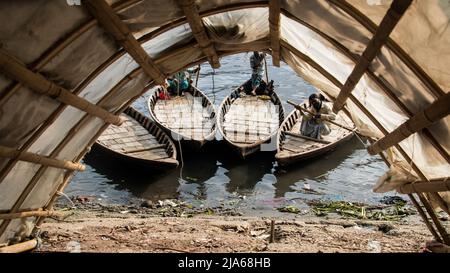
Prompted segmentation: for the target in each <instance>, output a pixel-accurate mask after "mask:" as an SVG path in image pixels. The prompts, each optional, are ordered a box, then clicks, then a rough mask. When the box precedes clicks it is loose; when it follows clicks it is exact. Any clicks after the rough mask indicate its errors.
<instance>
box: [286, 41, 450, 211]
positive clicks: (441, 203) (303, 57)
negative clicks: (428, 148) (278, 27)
mask: <svg viewBox="0 0 450 273" xmlns="http://www.w3.org/2000/svg"><path fill="white" fill-rule="evenodd" d="M281 43H282V46H283V47H285V48H286V49H288V50H290V51H291V52H293V53H294V55H296V56H297V57H298V58H300V59H301V60H302V61H304V62H306V63H308V64H309V65H311V66H312V67H313V68H314V69H316V70H317V71H318V72H319V73H321V74H322V75H323V76H324V77H325V78H327V79H328V80H329V81H330V82H332V83H333V84H335V86H336V87H338V88H340V87H342V84H341V83H340V82H339V81H338V80H337V79H336V78H335V77H334V76H333V75H331V74H330V73H329V72H328V71H326V70H325V69H323V67H321V66H320V65H319V64H317V63H316V62H315V61H314V60H312V59H311V58H309V57H308V56H306V55H305V54H303V53H301V52H300V51H298V50H297V49H296V48H294V47H292V46H291V45H290V44H289V43H287V42H284V41H281ZM349 98H350V100H351V101H352V102H353V103H354V104H355V105H356V106H357V107H358V108H359V109H360V110H361V111H362V112H363V113H364V114H365V115H366V116H367V117H368V118H369V119H370V121H371V122H373V123H374V125H375V126H376V127H377V128H378V129H379V130H380V131H381V132H382V133H383V134H384V135H387V134H389V132H388V131H387V130H386V128H384V127H383V125H382V124H381V123H380V122H379V121H378V120H377V119H376V118H375V117H374V116H373V115H372V114H371V113H370V112H369V111H368V110H367V109H366V108H365V107H364V105H362V104H361V103H360V102H359V101H358V99H356V98H355V97H354V96H353V95H352V94H349ZM394 146H395V148H397V150H398V151H399V152H400V154H401V155H402V156H403V157H404V159H405V160H406V162H408V163H409V164H410V165H411V167H412V169H413V170H414V172H416V173H417V175H418V176H419V177H420V178H421V179H423V180H428V179H427V178H426V176H425V175H424V174H423V172H422V171H421V170H420V169H419V168H418V167H417V166H416V164H415V163H414V162H413V161H412V160H411V158H410V157H409V156H408V154H407V153H406V152H405V150H404V149H403V148H402V147H401V146H400V145H398V144H395V145H394ZM430 195H431V196H432V197H433V198H434V199H435V200H436V201H437V202H438V204H439V206H440V207H441V208H442V209H443V210H444V211H445V212H447V213H449V208H448V206H447V205H446V204H445V202H444V201H443V200H442V197H440V196H439V195H438V194H437V193H430ZM449 214H450V213H449Z"/></svg>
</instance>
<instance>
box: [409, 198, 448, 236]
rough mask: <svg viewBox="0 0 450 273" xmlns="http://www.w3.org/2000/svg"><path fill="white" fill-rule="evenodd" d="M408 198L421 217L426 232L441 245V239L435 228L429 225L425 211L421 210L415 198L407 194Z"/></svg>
mask: <svg viewBox="0 0 450 273" xmlns="http://www.w3.org/2000/svg"><path fill="white" fill-rule="evenodd" d="M408 196H409V198H410V199H411V201H412V202H413V204H414V206H415V207H416V209H417V211H418V212H419V215H420V217H422V220H423V222H424V223H425V225H426V226H427V227H428V230H429V231H430V232H431V234H432V235H433V237H434V239H435V240H436V241H438V242H441V243H442V238H441V237H440V236H439V234H438V233H437V231H436V229H435V227H434V226H433V225H432V224H431V223H430V221H429V220H428V217H427V215H426V213H425V211H424V210H423V209H422V207H421V206H420V204H419V202H418V201H417V200H416V198H415V197H414V195H413V194H408Z"/></svg>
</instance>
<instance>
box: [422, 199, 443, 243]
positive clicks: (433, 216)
mask: <svg viewBox="0 0 450 273" xmlns="http://www.w3.org/2000/svg"><path fill="white" fill-rule="evenodd" d="M417 196H419V199H420V201H421V202H422V204H423V205H424V207H425V209H426V210H427V212H428V214H429V215H430V217H431V220H433V223H434V224H435V226H436V228H437V230H438V231H439V233H440V234H441V236H442V239H443V240H444V241H443V242H444V243H445V244H447V245H450V237H449V235H448V233H447V231H446V230H445V228H444V227H443V226H442V224H441V222H440V221H439V219H438V218H437V216H436V213H435V211H434V209H433V208H432V207H431V205H430V203H429V201H428V200H427V199H426V198H425V196H424V195H423V193H417Z"/></svg>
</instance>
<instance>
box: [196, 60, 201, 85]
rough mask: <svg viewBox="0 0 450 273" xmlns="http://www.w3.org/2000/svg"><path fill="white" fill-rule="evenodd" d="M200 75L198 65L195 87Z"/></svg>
mask: <svg viewBox="0 0 450 273" xmlns="http://www.w3.org/2000/svg"><path fill="white" fill-rule="evenodd" d="M199 76H200V65H198V70H197V76H196V78H195V87H197V83H198V77H199Z"/></svg>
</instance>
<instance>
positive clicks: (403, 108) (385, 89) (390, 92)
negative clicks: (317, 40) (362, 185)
mask: <svg viewBox="0 0 450 273" xmlns="http://www.w3.org/2000/svg"><path fill="white" fill-rule="evenodd" d="M282 14H283V15H285V16H286V17H288V18H290V19H292V20H294V21H296V22H297V23H299V24H301V25H303V26H305V27H307V28H309V29H311V30H312V31H314V32H315V33H317V34H318V35H319V36H321V37H322V38H324V39H325V40H326V41H328V42H329V43H330V44H331V45H332V46H334V47H335V49H336V50H338V51H339V52H341V53H342V54H344V55H345V56H347V57H348V58H349V59H350V60H352V61H353V62H354V63H355V64H356V63H357V62H358V58H357V56H355V55H354V54H353V53H352V52H350V50H349V49H348V48H346V47H345V46H344V45H342V44H341V43H340V42H338V41H336V40H335V39H333V38H332V37H330V36H328V35H327V34H325V33H324V32H322V31H320V30H319V29H317V28H315V27H314V26H312V25H310V24H308V23H307V22H305V21H303V20H301V19H298V18H297V17H295V16H294V15H292V14H291V13H289V12H288V11H286V10H282ZM366 74H367V75H368V76H369V78H370V79H371V80H372V81H374V82H375V84H377V85H378V87H379V88H380V89H381V90H382V91H383V92H384V93H385V94H386V95H387V96H388V97H389V98H390V99H391V100H392V101H393V102H394V103H395V104H396V105H397V106H398V107H399V108H400V110H401V111H402V112H403V113H404V114H405V115H406V116H407V117H408V118H410V117H412V116H413V114H412V111H411V110H409V108H408V107H407V106H406V105H405V104H404V103H403V102H402V101H401V100H400V98H399V97H398V96H397V95H396V94H395V93H394V91H393V90H392V89H391V88H390V87H388V86H387V85H386V84H385V83H384V82H383V81H381V80H380V78H378V77H377V76H376V75H375V73H373V72H372V71H371V70H370V68H369V69H367V71H366ZM423 134H424V137H425V138H426V139H427V140H428V141H429V142H430V143H431V145H433V146H434V147H435V148H436V150H437V151H438V152H439V153H440V154H441V155H442V157H444V158H445V160H446V161H447V162H448V163H449V164H450V154H449V153H448V152H447V151H446V149H444V148H443V146H442V145H441V144H440V143H439V142H438V141H437V140H436V138H435V137H434V136H433V135H432V134H431V132H430V131H429V130H428V129H427V128H424V130H423Z"/></svg>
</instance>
